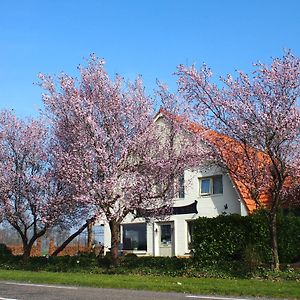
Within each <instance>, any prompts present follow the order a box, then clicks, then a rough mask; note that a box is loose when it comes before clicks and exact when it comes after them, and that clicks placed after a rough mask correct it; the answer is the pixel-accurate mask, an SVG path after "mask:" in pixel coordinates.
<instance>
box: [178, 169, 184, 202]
mask: <svg viewBox="0 0 300 300" xmlns="http://www.w3.org/2000/svg"><path fill="white" fill-rule="evenodd" d="M178 198H184V172H183V173H182V174H181V175H180V176H179V177H178Z"/></svg>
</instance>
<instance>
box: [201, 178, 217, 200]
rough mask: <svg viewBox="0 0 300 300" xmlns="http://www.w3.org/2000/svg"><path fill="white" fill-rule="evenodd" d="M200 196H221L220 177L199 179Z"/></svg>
mask: <svg viewBox="0 0 300 300" xmlns="http://www.w3.org/2000/svg"><path fill="white" fill-rule="evenodd" d="M199 183H200V195H202V196H205V195H212V194H223V179H222V175H216V176H212V177H203V178H199Z"/></svg>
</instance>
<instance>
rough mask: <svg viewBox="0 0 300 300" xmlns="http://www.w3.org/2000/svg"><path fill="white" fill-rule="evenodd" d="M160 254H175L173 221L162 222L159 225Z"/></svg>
mask: <svg viewBox="0 0 300 300" xmlns="http://www.w3.org/2000/svg"><path fill="white" fill-rule="evenodd" d="M159 227H160V228H159V229H160V238H159V255H160V256H173V255H174V224H173V222H168V223H161V224H160V225H159Z"/></svg>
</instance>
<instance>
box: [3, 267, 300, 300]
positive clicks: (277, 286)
mask: <svg viewBox="0 0 300 300" xmlns="http://www.w3.org/2000/svg"><path fill="white" fill-rule="evenodd" d="M0 280H14V281H23V282H24V281H25V282H31V283H47V284H65V285H74V286H85V287H87V286H89V287H97V288H125V289H137V290H152V291H164V292H171V291H173V292H181V293H191V294H215V295H231V296H256V297H263V296H266V297H272V298H290V299H300V283H299V282H297V281H285V280H282V281H267V280H257V279H214V278H184V277H169V276H138V275H106V274H105V275H104V274H87V273H69V272H68V273H56V272H55V273H54V272H44V271H41V272H32V271H20V270H0Z"/></svg>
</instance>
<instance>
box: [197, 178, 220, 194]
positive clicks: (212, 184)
mask: <svg viewBox="0 0 300 300" xmlns="http://www.w3.org/2000/svg"><path fill="white" fill-rule="evenodd" d="M217 177H220V178H221V190H222V192H220V193H215V192H214V190H215V188H214V185H215V184H214V179H215V178H217ZM198 179H199V195H200V196H201V197H202V196H211V195H222V194H223V192H224V190H223V187H224V185H223V175H222V174H218V175H213V176H206V177H199V178H198ZM204 180H209V192H208V193H207V192H203V193H202V181H204Z"/></svg>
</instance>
